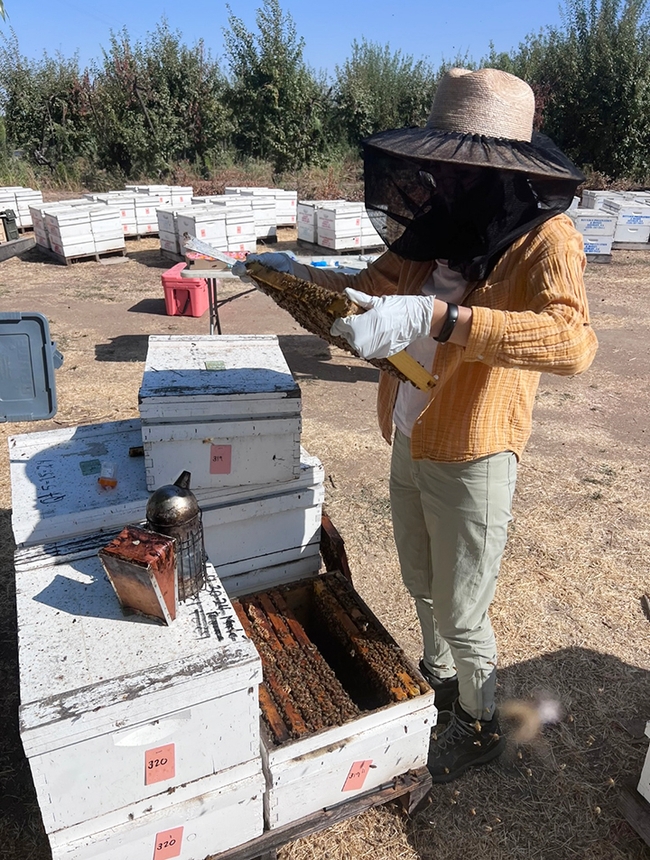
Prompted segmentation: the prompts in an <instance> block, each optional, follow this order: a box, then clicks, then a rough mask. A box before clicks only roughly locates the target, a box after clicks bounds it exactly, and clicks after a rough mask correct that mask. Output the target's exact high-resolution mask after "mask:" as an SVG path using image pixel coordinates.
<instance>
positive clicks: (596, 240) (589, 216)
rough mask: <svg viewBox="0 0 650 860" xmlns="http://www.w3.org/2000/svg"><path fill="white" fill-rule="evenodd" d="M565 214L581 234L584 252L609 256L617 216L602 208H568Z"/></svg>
mask: <svg viewBox="0 0 650 860" xmlns="http://www.w3.org/2000/svg"><path fill="white" fill-rule="evenodd" d="M567 214H568V215H569V217H570V218H571V219H572V221H573V223H574V224H575V227H576V230H577V231H578V232H579V233H581V234H582V237H583V242H584V250H585V254H589V255H592V254H594V255H599V256H600V255H603V256H609V255H611V253H612V243H613V241H614V233H615V230H616V220H617V216H616V215H615V214H614V213H612V212H607V211H605V210H604V209H595V208H594V209H581V208H579V207H578V208H575V209H569V210H568V212H567Z"/></svg>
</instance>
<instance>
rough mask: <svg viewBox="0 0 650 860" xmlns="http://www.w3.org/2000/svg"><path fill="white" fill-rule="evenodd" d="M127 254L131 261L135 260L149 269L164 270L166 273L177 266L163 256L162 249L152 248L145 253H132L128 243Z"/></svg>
mask: <svg viewBox="0 0 650 860" xmlns="http://www.w3.org/2000/svg"><path fill="white" fill-rule="evenodd" d="M126 253H127V256H128V257H129V259H131V260H135V262H136V263H140V264H141V265H143V266H147V268H149V269H163V270H165V271H166V270H167V269H171V268H172V266H174V265H175V263H174V261H173V260H168V259H167V258H166V257H162V256H161V251H160V248H151V249H147V250H145V251H130V250H129V245H128V243H127V245H126Z"/></svg>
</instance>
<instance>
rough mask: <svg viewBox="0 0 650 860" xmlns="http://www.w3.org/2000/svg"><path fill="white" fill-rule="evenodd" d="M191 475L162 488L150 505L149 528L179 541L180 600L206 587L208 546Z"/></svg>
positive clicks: (185, 474)
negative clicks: (205, 542) (206, 549)
mask: <svg viewBox="0 0 650 860" xmlns="http://www.w3.org/2000/svg"><path fill="white" fill-rule="evenodd" d="M190 478H191V475H190V473H189V472H182V473H181V475H180V476H179V477H178V478H177V480H176V481H175V482H174V483H173V484H166V485H165V486H164V487H159V488H158V489H157V490H156V491H155V492H153V493H152V494H151V496H150V497H149V501H148V503H147V526H148V527H149V528H150V529H151V530H152V531H154V532H157V533H158V534H162V535H167V537H173V538H175V539H176V562H177V567H178V599H179V600H180V601H183V600H186V599H187V598H188V597H191V596H192V595H193V594H196V593H197V592H198V591H200V590H201V589H202V588H203V586H204V585H205V546H204V543H203V523H202V518H201V509H200V508H199V503H198V502H197V500H196V497H195V495H194V493H193V492H192V491H191V490H190Z"/></svg>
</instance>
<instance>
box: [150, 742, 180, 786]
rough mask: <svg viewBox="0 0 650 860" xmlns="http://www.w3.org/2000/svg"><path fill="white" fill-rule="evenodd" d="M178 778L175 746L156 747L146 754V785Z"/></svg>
mask: <svg viewBox="0 0 650 860" xmlns="http://www.w3.org/2000/svg"><path fill="white" fill-rule="evenodd" d="M173 776H176V752H175V748H174V744H165V746H163V747H155V748H154V749H152V750H147V751H146V752H145V754H144V784H145V785H153V784H154V782H163V780H165V779H171V778H172V777H173Z"/></svg>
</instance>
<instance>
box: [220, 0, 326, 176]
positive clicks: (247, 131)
mask: <svg viewBox="0 0 650 860" xmlns="http://www.w3.org/2000/svg"><path fill="white" fill-rule="evenodd" d="M228 11H229V18H228V22H229V29H228V30H226V31H225V32H224V44H225V54H226V58H227V61H228V66H229V69H230V75H231V80H230V87H229V88H228V90H227V92H226V93H225V99H226V103H227V105H228V106H229V108H230V110H231V114H232V117H233V121H234V122H235V124H236V127H235V132H234V137H233V139H234V143H235V147H236V149H237V151H238V152H240V153H242V154H243V155H245V156H249V157H253V158H261V159H265V160H267V161H270V162H271V163H273V165H274V166H275V169H276V170H277V171H282V170H287V169H291V168H294V167H297V166H299V165H301V164H310V163H313V162H315V161H318V160H319V158H320V157H321V155H322V153H323V150H324V145H325V141H324V136H323V105H324V98H325V95H324V91H323V87H322V86H321V85H319V83H318V81H317V80H316V78H315V77H314V75H313V74H312V72H311V71H310V70H309V69H308V67H307V66H306V64H305V62H304V60H303V49H304V40H303V39H301V38H300V39H299V38H298V37H297V35H296V28H295V25H294V23H293V19H292V18H291V16H290V15H285V14H284V13H283V12H282V10H281V8H280V4H279V2H278V0H264V2H263V6H262V7H261V8H260V9H258V11H257V16H256V23H257V29H258V32H257V33H252V32H250V31H249V30H247V28H246V26H245V25H244V23H243V22H242V21H241V20H240V19H239V18H237V17H235V15H233V13H232V10H231V9H230V7H228Z"/></svg>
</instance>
